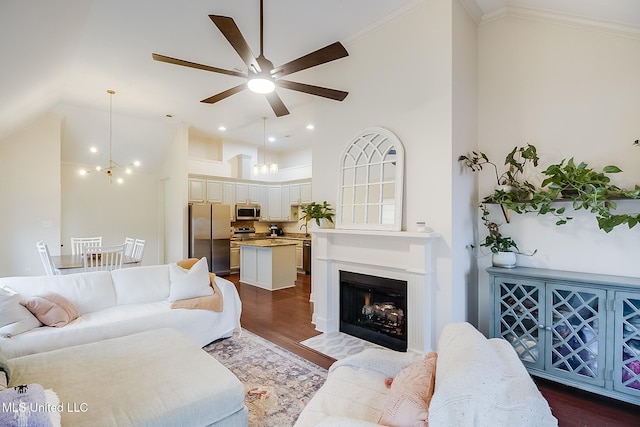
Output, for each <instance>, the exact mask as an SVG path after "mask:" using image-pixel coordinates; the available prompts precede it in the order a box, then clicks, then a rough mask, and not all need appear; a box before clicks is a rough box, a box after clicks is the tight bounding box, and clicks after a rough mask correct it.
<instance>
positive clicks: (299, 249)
mask: <svg viewBox="0 0 640 427" xmlns="http://www.w3.org/2000/svg"><path fill="white" fill-rule="evenodd" d="M302 251H303V242H298V243H296V268H297V269H298V270H301V271H302V270H304V264H303V262H304V258H303V252H302Z"/></svg>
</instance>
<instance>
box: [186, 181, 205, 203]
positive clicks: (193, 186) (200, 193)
mask: <svg viewBox="0 0 640 427" xmlns="http://www.w3.org/2000/svg"><path fill="white" fill-rule="evenodd" d="M204 196H205V181H204V179H196V178H190V179H189V201H190V202H204Z"/></svg>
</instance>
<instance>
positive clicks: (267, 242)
mask: <svg viewBox="0 0 640 427" xmlns="http://www.w3.org/2000/svg"><path fill="white" fill-rule="evenodd" d="M291 240H293V239H284V238H274V239H260V240H241V241H239V242H236V243H238V244H239V245H241V246H259V247H261V248H272V247H274V246H291V245H297V244H298V242H292V241H291Z"/></svg>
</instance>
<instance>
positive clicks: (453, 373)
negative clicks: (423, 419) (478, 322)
mask: <svg viewBox="0 0 640 427" xmlns="http://www.w3.org/2000/svg"><path fill="white" fill-rule="evenodd" d="M420 359H422V356H421V355H414V354H408V353H398V352H393V351H390V350H378V349H369V350H365V351H363V352H361V353H359V354H356V355H353V356H350V357H347V358H345V359H342V360H339V361H337V362H335V363H334V364H333V365H332V366H331V368H330V369H329V375H328V377H327V380H326V382H325V384H324V385H323V386H322V387H321V388H320V390H318V392H317V393H316V394H315V396H314V397H313V398H312V399H311V400H310V401H309V403H308V404H307V406H306V407H305V409H304V410H303V411H302V413H301V414H300V416H299V418H298V420H297V422H296V424H295V427H310V426H344V427H347V426H348V427H373V426H378V424H377V423H378V421H379V420H380V417H381V415H382V413H383V411H384V410H385V404H386V403H387V402H388V400H389V395H390V394H391V392H390V389H388V388H387V386H386V385H385V380H386V379H388V378H395V377H397V376H398V374H399V373H400V372H401V371H402V370H403V369H405V368H407V367H408V366H409V365H412V364H413V363H414V362H416V361H418V360H420ZM414 366H415V365H414ZM433 390H434V392H433V395H432V397H431V401H430V404H429V406H428V424H429V426H430V427H452V426H456V427H485V426H486V427H502V426H504V427H512V426H518V427H547V426H549V427H551V426H557V425H558V424H557V420H556V419H555V418H554V417H553V415H552V414H551V410H550V408H549V405H548V403H547V401H546V400H545V399H544V397H543V396H542V395H541V394H540V392H539V390H538V389H537V387H536V385H535V384H534V382H533V381H532V379H531V377H530V376H529V374H528V372H527V371H526V369H525V368H524V366H523V365H522V363H521V362H520V360H519V359H518V357H517V355H516V353H515V351H514V350H513V348H512V347H511V345H510V344H509V343H507V342H506V341H504V340H501V339H486V338H485V337H484V336H483V335H482V334H481V333H480V332H478V331H477V330H476V329H475V328H474V327H473V326H471V325H470V324H469V323H451V324H449V325H447V326H446V327H445V328H444V330H443V332H442V335H441V337H440V339H439V342H438V350H437V362H436V369H435V387H434V389H433ZM387 409H388V408H387ZM412 425H416V426H417V425H423V424H421V423H415V424H412Z"/></svg>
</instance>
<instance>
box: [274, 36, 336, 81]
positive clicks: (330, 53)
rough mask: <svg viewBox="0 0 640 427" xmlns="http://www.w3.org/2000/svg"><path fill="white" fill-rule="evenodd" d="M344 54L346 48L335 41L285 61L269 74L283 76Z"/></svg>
mask: <svg viewBox="0 0 640 427" xmlns="http://www.w3.org/2000/svg"><path fill="white" fill-rule="evenodd" d="M345 56H349V53H348V52H347V49H345V48H344V46H342V43H340V42H335V43H333V44H330V45H329V46H325V47H323V48H322V49H318V50H316V51H315V52H311V53H309V54H307V55H305V56H301V57H300V58H298V59H294V60H293V61H291V62H287V63H286V64H284V65H281V66H279V67H276V68H274V69H273V70H272V71H271V75H272V76H273V77H276V78H279V77H284V76H287V75H289V74H293V73H295V72H297V71H301V70H306V69H307V68H311V67H315V66H316V65H320V64H325V63H327V62H331V61H335V60H336V59H340V58H344V57H345Z"/></svg>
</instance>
